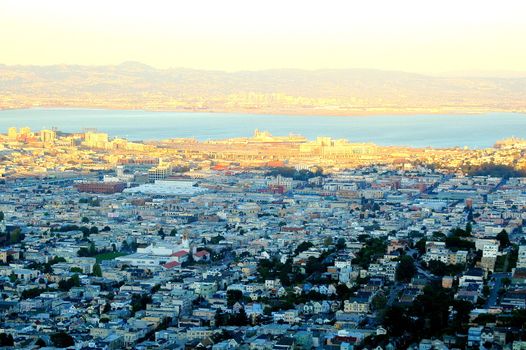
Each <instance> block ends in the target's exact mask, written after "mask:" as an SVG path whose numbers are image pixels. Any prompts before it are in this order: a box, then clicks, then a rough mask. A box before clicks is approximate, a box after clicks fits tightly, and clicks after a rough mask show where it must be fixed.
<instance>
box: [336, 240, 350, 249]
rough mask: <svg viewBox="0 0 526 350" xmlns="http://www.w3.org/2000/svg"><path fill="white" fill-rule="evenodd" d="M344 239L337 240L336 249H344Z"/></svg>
mask: <svg viewBox="0 0 526 350" xmlns="http://www.w3.org/2000/svg"><path fill="white" fill-rule="evenodd" d="M346 246H347V245H346V243H345V238H338V241H337V242H336V249H337V250H342V249H345V247H346Z"/></svg>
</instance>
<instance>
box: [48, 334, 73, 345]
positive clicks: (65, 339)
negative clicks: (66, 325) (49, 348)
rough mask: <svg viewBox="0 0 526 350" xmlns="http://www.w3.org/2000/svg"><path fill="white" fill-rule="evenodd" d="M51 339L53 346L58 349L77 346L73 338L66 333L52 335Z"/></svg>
mask: <svg viewBox="0 0 526 350" xmlns="http://www.w3.org/2000/svg"><path fill="white" fill-rule="evenodd" d="M50 339H51V342H52V343H53V345H54V346H56V347H57V348H67V347H69V346H73V345H75V340H74V339H73V337H72V336H71V335H69V334H67V333H65V332H58V333H53V334H51V337H50Z"/></svg>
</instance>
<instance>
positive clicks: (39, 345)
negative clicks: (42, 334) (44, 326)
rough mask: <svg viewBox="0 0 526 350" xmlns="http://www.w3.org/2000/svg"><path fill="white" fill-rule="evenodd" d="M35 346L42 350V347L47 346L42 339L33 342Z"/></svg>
mask: <svg viewBox="0 0 526 350" xmlns="http://www.w3.org/2000/svg"><path fill="white" fill-rule="evenodd" d="M35 345H36V346H38V347H40V348H43V347H46V346H47V344H46V342H45V341H44V339H42V338H38V340H37V341H36V342H35Z"/></svg>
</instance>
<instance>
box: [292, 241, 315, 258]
mask: <svg viewBox="0 0 526 350" xmlns="http://www.w3.org/2000/svg"><path fill="white" fill-rule="evenodd" d="M313 246H314V245H313V244H312V243H311V242H307V241H303V242H301V243H300V244H299V245H298V246H297V247H296V249H295V250H294V253H295V254H296V255H298V254H299V253H301V252H304V251H306V250H308V249H309V248H311V247H313Z"/></svg>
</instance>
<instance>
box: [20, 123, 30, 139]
mask: <svg viewBox="0 0 526 350" xmlns="http://www.w3.org/2000/svg"><path fill="white" fill-rule="evenodd" d="M20 136H22V137H24V138H27V137H29V136H31V128H28V127H27V126H26V127H23V128H20Z"/></svg>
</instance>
